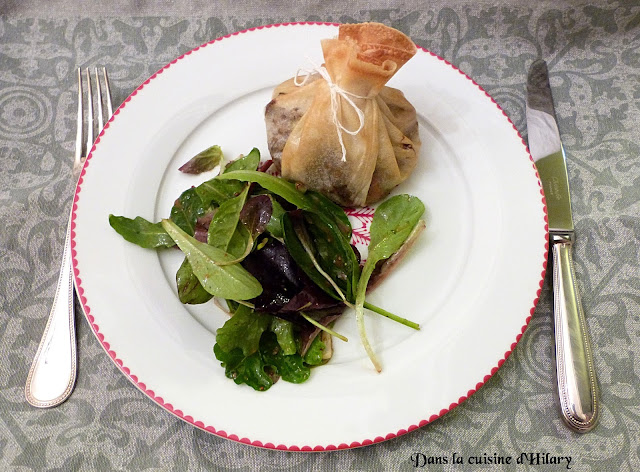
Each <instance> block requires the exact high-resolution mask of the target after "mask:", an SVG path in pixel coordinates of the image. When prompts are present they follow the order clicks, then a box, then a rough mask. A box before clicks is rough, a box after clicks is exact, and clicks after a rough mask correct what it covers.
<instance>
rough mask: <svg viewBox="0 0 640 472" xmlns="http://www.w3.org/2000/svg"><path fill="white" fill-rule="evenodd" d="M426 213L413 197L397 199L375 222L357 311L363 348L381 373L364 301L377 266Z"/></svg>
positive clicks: (386, 203) (378, 211) (390, 201)
mask: <svg viewBox="0 0 640 472" xmlns="http://www.w3.org/2000/svg"><path fill="white" fill-rule="evenodd" d="M423 213H424V205H423V203H422V202H421V201H420V199H419V198H417V197H413V196H411V195H396V196H394V197H391V198H390V199H388V200H386V201H384V202H383V203H382V204H380V206H379V207H378V208H377V209H376V212H375V213H374V215H373V220H372V221H371V229H370V232H371V242H370V243H369V256H368V257H367V262H365V264H364V267H363V268H362V274H361V275H360V280H359V281H358V287H357V291H356V303H355V308H356V310H355V311H356V323H357V325H358V332H359V334H360V338H361V340H362V344H363V346H364V348H365V350H366V351H367V354H368V355H369V359H371V362H372V363H373V364H374V366H375V367H376V370H377V371H378V372H379V371H380V370H381V369H382V368H381V367H380V364H379V363H378V361H377V359H376V356H375V353H374V352H373V349H372V348H371V345H370V344H369V340H368V338H367V334H366V331H365V326H364V301H365V294H366V291H367V284H368V283H369V278H370V277H371V274H372V272H373V270H374V269H375V267H376V264H377V263H378V262H379V261H381V260H384V259H387V258H389V257H391V256H392V255H393V254H394V253H395V252H396V251H398V250H399V249H400V248H401V247H402V244H404V242H405V241H406V239H407V238H408V237H409V235H410V234H411V233H412V231H413V229H414V228H415V227H416V225H417V224H418V222H419V221H420V218H421V217H422V214H423Z"/></svg>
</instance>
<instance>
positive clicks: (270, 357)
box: [109, 146, 424, 390]
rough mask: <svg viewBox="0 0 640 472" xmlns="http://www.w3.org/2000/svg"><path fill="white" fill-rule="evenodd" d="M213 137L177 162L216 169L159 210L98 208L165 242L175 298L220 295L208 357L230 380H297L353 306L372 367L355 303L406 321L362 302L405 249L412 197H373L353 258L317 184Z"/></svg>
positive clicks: (346, 230) (338, 218)
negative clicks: (219, 322)
mask: <svg viewBox="0 0 640 472" xmlns="http://www.w3.org/2000/svg"><path fill="white" fill-rule="evenodd" d="M223 159H224V157H223V155H222V152H221V150H220V148H219V147H218V146H212V147H211V148H209V149H207V150H205V151H203V152H201V153H199V154H198V155H196V156H195V157H194V158H193V159H191V160H190V161H189V162H187V163H186V164H185V165H183V166H182V167H181V168H180V170H181V171H183V172H187V173H195V174H198V173H200V172H202V171H206V170H211V169H213V168H215V166H217V165H220V168H221V169H223V171H222V172H221V173H220V174H219V175H217V176H216V177H214V178H212V179H210V180H207V181H206V182H203V183H201V184H200V185H198V186H195V187H191V188H189V189H187V190H185V191H184V192H182V194H181V195H180V196H179V197H178V198H177V199H176V201H175V203H174V205H173V207H172V209H171V212H170V215H169V218H167V219H163V220H162V221H160V222H156V223H152V222H150V221H147V220H145V219H144V218H141V217H139V216H138V217H136V218H134V219H131V218H127V217H124V216H114V215H110V216H109V224H110V225H111V226H112V227H113V229H114V230H115V231H117V232H118V233H119V234H120V235H121V236H122V237H123V238H124V239H126V240H127V241H129V242H132V243H134V244H137V245H139V246H141V247H143V248H153V249H166V248H171V247H174V246H177V247H178V248H179V249H180V250H181V251H182V252H183V253H184V261H183V262H182V264H181V266H180V268H179V269H178V271H177V273H176V286H177V292H178V297H179V298H180V301H181V302H182V303H186V304H200V303H206V302H208V301H210V300H211V299H212V298H214V297H215V298H216V300H215V301H216V302H217V303H219V301H220V300H221V299H224V301H225V302H226V306H227V307H228V311H229V312H230V314H232V316H231V317H230V318H229V319H228V320H227V321H226V322H225V324H224V325H223V326H222V327H220V328H219V329H218V330H217V333H216V344H215V345H214V347H213V352H214V355H215V357H216V358H217V359H218V360H219V361H220V362H221V365H222V367H224V368H225V375H226V376H227V377H228V378H230V379H233V381H234V382H235V383H237V384H242V383H245V384H247V385H249V386H251V387H253V388H254V389H256V390H267V389H268V388H269V387H271V385H273V383H274V382H276V381H277V380H278V379H279V378H282V379H284V380H285V381H288V382H293V383H300V382H304V381H305V380H307V379H308V378H309V375H310V369H311V368H312V367H314V366H318V365H321V364H324V363H326V362H327V361H328V360H329V359H330V358H331V354H332V352H333V345H332V338H333V337H334V336H335V337H338V338H339V339H341V340H343V341H347V339H346V338H345V337H344V336H342V335H340V334H339V333H336V332H335V331H334V330H333V329H332V326H333V323H334V322H335V320H336V319H337V318H338V317H339V316H340V315H341V314H342V313H343V311H344V310H345V308H346V307H352V308H354V309H355V313H356V320H357V323H358V331H359V335H360V337H361V340H362V343H363V345H364V347H365V350H366V352H367V354H368V355H369V357H370V359H371V361H372V362H373V364H374V366H375V368H376V369H377V370H378V371H380V370H381V367H380V364H379V362H378V360H377V359H376V356H375V353H374V352H373V349H372V348H371V346H370V343H369V341H368V339H367V335H366V331H365V327H364V309H365V308H366V309H368V310H371V311H373V312H376V313H378V314H381V315H383V316H386V317H388V318H391V319H393V320H395V321H397V322H400V323H402V324H404V325H406V326H408V327H411V328H414V329H419V326H418V325H417V324H416V323H413V322H411V321H409V320H406V319H404V318H401V317H399V316H397V315H394V314H393V313H389V312H388V311H386V310H384V309H382V308H379V307H376V306H374V305H371V304H370V303H368V302H366V300H365V296H366V292H367V289H368V287H370V286H372V285H373V281H374V280H376V279H379V278H380V277H381V275H382V274H384V273H385V271H386V270H385V269H388V267H387V268H385V265H387V266H392V265H394V263H395V262H394V260H395V259H397V258H398V257H401V255H402V254H403V253H405V252H406V249H407V247H408V246H409V245H410V244H411V243H412V241H414V240H415V238H416V236H417V234H418V233H419V232H420V231H421V230H422V229H423V228H424V221H422V220H421V217H422V214H423V212H424V205H423V204H422V202H421V201H420V200H419V199H418V198H416V197H413V196H410V195H397V196H394V197H391V198H389V199H388V200H386V201H385V202H383V203H382V204H381V205H380V206H379V207H378V209H377V210H376V212H375V214H374V217H373V221H372V223H371V243H370V246H369V255H368V258H367V260H366V262H365V263H364V265H362V266H361V263H360V255H359V253H358V251H357V249H356V248H355V247H354V246H352V245H351V243H350V241H351V231H352V228H351V224H350V222H349V219H348V218H347V215H346V213H345V212H344V210H343V209H342V208H340V207H339V206H338V205H336V204H335V203H333V202H332V201H331V200H329V199H328V198H326V197H325V196H324V195H322V194H320V193H318V192H314V191H311V190H307V189H304V188H301V187H299V186H298V185H296V184H293V183H291V182H288V181H286V180H284V179H281V178H278V177H275V176H273V175H271V174H268V173H266V172H265V170H266V169H267V168H268V166H269V165H270V164H271V161H268V162H267V163H264V164H262V165H261V162H260V153H259V151H258V150H257V149H253V150H252V151H251V152H250V153H249V154H247V155H246V156H241V157H240V158H239V159H237V160H235V161H232V162H230V163H229V164H227V165H226V166H222V165H221V162H223Z"/></svg>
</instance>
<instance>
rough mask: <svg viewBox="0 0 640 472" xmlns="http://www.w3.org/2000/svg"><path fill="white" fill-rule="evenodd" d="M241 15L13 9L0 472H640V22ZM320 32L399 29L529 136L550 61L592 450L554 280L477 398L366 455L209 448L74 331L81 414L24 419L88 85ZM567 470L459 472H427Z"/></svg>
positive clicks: (226, 444) (7, 84)
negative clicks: (573, 419) (233, 36)
mask: <svg viewBox="0 0 640 472" xmlns="http://www.w3.org/2000/svg"><path fill="white" fill-rule="evenodd" d="M63 3H64V2H63ZM243 3H244V2H236V5H235V6H233V5H231V3H229V5H226V6H227V7H228V9H225V8H220V9H219V10H215V11H213V10H214V9H213V8H212V7H211V6H210V5H209V6H202V5H201V7H202V10H195V8H197V7H198V5H199V4H197V3H194V4H192V8H193V9H194V11H189V10H187V9H186V8H187V7H184V9H183V10H181V11H180V12H179V13H180V14H178V15H175V14H174V15H170V16H166V14H167V13H165V12H164V11H163V10H162V9H161V8H159V7H158V8H157V9H156V10H155V11H153V12H150V11H148V10H149V9H147V10H142V11H136V10H135V7H133V6H131V5H128V6H126V8H125V7H124V6H123V9H122V10H121V11H112V12H104V11H103V12H102V13H101V14H99V15H98V14H96V15H91V13H90V12H89V11H87V9H86V8H85V9H81V10H78V12H79V13H78V14H80V15H83V16H82V17H78V16H76V15H74V14H73V13H66V16H64V15H62V16H61V14H60V13H59V12H58V13H56V12H53V11H52V10H50V11H49V14H48V15H43V14H34V13H33V12H34V11H35V7H34V6H33V5H32V4H31V3H27V4H25V5H22V6H20V5H18V4H17V3H12V2H4V3H3V2H0V14H1V15H2V16H0V469H1V470H16V471H22V470H51V471H54V470H61V471H68V470H105V471H108V470H147V469H148V470H176V471H183V470H220V471H231V470H243V471H244V470H264V471H269V470H273V471H275V470H278V471H282V470H287V471H307V470H313V471H334V470H349V471H365V470H366V471H369V470H372V471H387V470H389V471H390V470H407V471H408V470H414V469H416V468H418V467H416V465H418V466H419V464H417V463H414V462H412V458H413V459H415V458H416V457H417V456H416V454H424V456H425V457H432V458H437V457H447V458H448V459H449V462H451V456H452V454H453V453H456V454H457V455H458V456H462V457H464V458H465V460H467V459H468V458H471V457H478V458H479V459H482V457H484V456H493V455H494V453H495V454H497V455H500V456H512V457H514V458H515V457H518V456H519V455H520V454H522V453H541V454H543V455H544V454H546V453H549V454H550V455H553V456H569V457H571V458H572V462H571V470H576V471H628V472H632V471H636V470H640V436H639V435H638V430H639V429H640V407H639V406H638V405H639V404H640V315H639V311H640V310H639V307H640V271H639V267H640V255H639V247H640V216H639V210H640V157H639V156H640V5H639V4H638V3H637V2H636V1H608V2H592V4H588V3H586V2H542V3H536V2H520V1H518V2H512V3H509V2H504V1H502V2H496V3H495V4H492V3H491V2H479V3H473V2H456V1H453V2H441V1H438V2H433V3H431V4H424V5H423V4H422V2H418V1H417V0H414V1H404V2H398V3H396V4H394V3H393V2H368V3H365V2H352V3H349V2H345V3H342V2H329V3H328V4H320V2H317V3H313V2H304V1H303V2H298V3H295V6H293V3H292V5H286V2H284V1H279V2H275V3H274V4H273V6H272V8H268V7H267V6H256V5H253V6H251V7H248V8H246V9H243V8H241V7H240V6H239V5H242V4H243ZM375 3H377V5H375ZM64 4H65V5H67V7H65V8H69V7H68V4H67V3H64ZM105 4H106V3H105ZM49 8H51V6H50V7H49ZM103 8H104V7H103ZM140 8H142V9H144V8H145V7H144V6H140ZM172 8H174V9H177V8H178V7H176V6H174V7H172ZM25 11H26V12H27V13H31V14H33V16H31V17H29V16H25ZM67 11H68V10H64V11H63V13H65V12H67ZM201 11H206V12H207V13H206V14H203V13H201ZM152 13H153V14H152ZM169 13H171V12H169ZM114 14H115V15H119V16H114ZM307 20H312V21H317V20H322V21H335V22H362V21H379V22H383V23H385V24H388V25H390V26H392V27H394V28H397V29H399V30H401V31H403V32H404V33H406V34H408V35H410V36H411V37H412V39H413V40H414V41H416V43H417V44H418V45H419V46H421V47H424V48H427V49H429V50H431V51H432V52H434V53H435V54H438V55H439V56H441V57H443V58H445V59H446V60H448V61H449V62H451V63H452V64H454V65H455V66H457V67H459V68H460V69H461V70H462V71H463V72H465V73H466V74H468V75H469V76H470V77H472V78H473V79H474V80H475V81H476V82H477V83H478V84H479V85H480V86H482V87H483V88H484V89H485V90H486V91H487V92H488V93H489V94H490V95H491V96H492V97H493V98H494V99H495V100H496V101H497V102H498V104H499V105H500V106H501V107H502V108H503V109H504V110H505V112H506V113H507V115H508V116H509V117H510V119H511V120H512V121H513V122H514V124H515V126H516V127H517V128H518V129H519V130H520V132H521V134H522V135H523V136H524V137H525V138H526V123H525V113H524V101H525V100H524V99H525V95H524V93H525V86H524V84H525V80H526V71H527V68H528V66H529V64H530V63H531V62H532V61H533V60H534V59H536V58H538V57H543V58H545V59H546V60H547V62H548V64H549V68H550V70H551V72H552V77H553V78H552V87H553V93H554V99H555V102H556V111H557V115H558V121H559V127H560V130H561V133H562V137H563V141H564V144H565V147H566V151H567V159H568V165H569V173H570V181H571V182H570V184H571V188H572V203H573V209H574V219H575V224H576V232H577V234H578V240H577V243H576V248H575V264H576V270H577V272H578V278H579V281H580V287H581V289H582V294H583V305H584V308H585V311H586V313H587V318H588V324H589V328H590V332H591V337H592V341H593V345H594V355H595V363H596V368H597V371H598V375H599V381H600V387H601V392H602V405H603V411H602V417H601V421H600V424H599V426H598V427H597V428H596V429H595V430H594V431H593V432H591V433H589V434H586V435H578V434H575V433H571V432H570V431H569V430H568V429H567V428H566V427H565V426H564V424H563V423H562V421H561V419H560V416H559V413H558V406H557V399H556V387H555V365H554V360H553V326H552V318H551V293H550V288H549V275H550V274H548V277H547V281H546V283H545V285H544V288H543V290H542V293H541V299H540V302H539V304H538V307H537V310H536V313H535V314H534V316H533V318H532V320H531V322H530V324H529V327H528V329H527V331H526V332H525V333H524V335H523V337H522V339H521V341H520V343H519V344H518V346H517V347H516V348H515V350H514V352H513V354H512V355H511V356H510V357H509V358H508V359H507V360H506V362H505V363H504V365H503V366H502V368H500V369H499V371H498V372H497V373H496V374H495V375H494V376H493V377H492V378H491V379H490V380H489V381H488V382H487V383H486V384H485V385H484V386H483V387H482V388H481V389H480V390H479V391H478V392H477V393H476V394H474V395H473V396H472V397H471V398H469V399H468V400H467V401H466V402H464V403H463V404H462V405H461V406H459V407H457V408H455V409H454V410H452V411H451V412H449V413H448V414H446V415H445V416H444V417H442V418H440V419H438V420H436V421H434V422H433V423H431V424H429V425H427V426H425V427H423V428H420V429H418V430H416V431H414V432H411V433H409V434H406V435H403V436H401V437H399V438H396V439H393V440H390V441H386V442H383V443H380V444H377V445H373V446H368V447H364V448H360V449H353V450H346V451H338V452H328V453H295V452H283V451H273V450H263V449H257V448H254V447H250V446H246V445H242V444H238V443H235V442H232V441H228V440H225V439H222V438H219V437H216V436H213V435H210V434H208V433H206V432H203V431H201V430H198V429H196V428H194V427H192V426H191V425H189V424H186V423H184V422H182V421H180V420H179V419H177V418H175V417H173V416H172V415H170V414H169V413H167V412H166V411H164V410H162V409H161V408H159V407H158V406H157V405H155V404H154V403H153V402H152V401H150V400H149V399H148V398H147V397H146V396H145V395H144V394H142V393H141V392H139V391H138V390H137V389H136V388H135V387H134V386H133V385H131V384H130V383H129V382H128V381H127V380H126V379H125V377H124V376H123V375H122V374H121V373H120V372H119V371H118V369H117V368H116V367H115V366H114V365H113V363H112V362H111V360H110V358H109V357H108V356H107V355H106V354H105V352H104V350H103V349H102V347H101V346H100V344H99V343H98V341H97V340H96V339H95V337H94V335H93V333H92V332H91V330H90V328H89V326H88V324H87V323H86V321H85V320H84V319H83V318H82V316H81V315H78V317H77V325H78V339H79V373H78V381H77V385H76V389H75V391H74V393H73V395H72V397H71V398H70V399H69V400H68V401H67V402H65V403H64V404H63V405H61V406H59V407H57V408H54V409H50V410H37V409H34V408H32V407H31V406H29V405H28V404H27V403H26V402H25V400H24V383H25V380H26V376H27V371H28V369H29V366H30V364H31V360H32V358H33V355H34V354H35V351H36V349H37V345H38V343H39V340H40V336H41V334H42V331H43V329H44V324H45V322H46V316H47V315H48V312H49V308H50V305H51V303H52V299H53V294H54V291H55V285H56V282H57V275H58V268H59V261H60V258H61V253H62V246H63V242H64V237H65V229H66V228H65V224H66V218H67V216H68V212H69V208H70V205H71V196H72V191H73V182H72V181H71V178H70V176H71V167H72V155H73V150H74V140H75V111H76V108H75V107H76V103H75V77H76V76H75V68H76V67H77V66H89V65H91V66H92V65H103V64H104V65H107V66H108V68H109V72H110V78H111V83H112V87H113V93H114V101H115V102H116V103H117V104H119V103H121V102H122V101H123V100H124V99H125V98H126V97H127V95H128V94H129V93H131V92H132V91H133V90H134V89H135V88H136V87H137V86H138V85H139V84H140V83H142V82H143V81H144V80H146V79H147V78H148V77H149V76H151V75H152V74H153V73H154V72H156V71H157V70H158V69H160V68H161V67H162V66H163V65H164V64H166V63H167V62H169V61H171V60H173V59H174V58H176V57H178V56H180V55H181V54H183V53H184V52H186V51H188V50H190V49H192V48H194V47H196V46H198V45H200V44H202V43H205V42H207V41H210V40H212V39H214V38H216V37H219V36H222V35H225V34H227V33H231V32H234V31H239V30H244V29H247V28H251V27H254V26H259V25H264V24H269V23H279V22H285V21H307ZM511 236H512V237H517V235H511ZM496 303H500V301H499V300H496ZM78 312H79V313H80V310H79V309H78ZM470 354H471V353H470ZM417 374H418V375H419V367H417ZM452 375H455V373H452ZM434 388H437V385H435V386H434ZM329 409H330V406H329ZM329 413H330V412H329ZM336 427H339V418H336ZM563 468H566V467H565V466H564V465H555V466H554V465H551V464H547V465H544V464H542V465H526V464H525V465H519V466H517V467H516V468H514V467H512V466H507V465H483V466H477V467H473V466H470V465H468V464H467V465H465V466H459V465H458V466H456V465H453V464H451V463H449V464H441V465H434V466H429V467H428V470H443V471H453V470H476V469H477V470H491V471H501V470H504V471H506V470H561V469H563ZM425 469H427V467H425Z"/></svg>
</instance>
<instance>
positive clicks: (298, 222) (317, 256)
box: [282, 212, 360, 302]
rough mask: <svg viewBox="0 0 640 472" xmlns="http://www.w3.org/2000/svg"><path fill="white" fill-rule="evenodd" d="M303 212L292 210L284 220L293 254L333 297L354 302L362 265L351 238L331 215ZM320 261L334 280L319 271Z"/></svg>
mask: <svg viewBox="0 0 640 472" xmlns="http://www.w3.org/2000/svg"><path fill="white" fill-rule="evenodd" d="M302 215H303V217H300V213H299V212H289V213H287V214H286V215H285V216H284V218H283V220H282V228H283V231H284V241H285V244H286V245H287V248H288V249H289V252H290V253H291V257H293V259H294V260H295V261H296V263H297V264H298V266H299V267H300V268H301V269H302V270H303V271H304V272H305V274H307V276H308V277H309V278H310V279H311V280H313V281H314V282H315V283H316V285H318V287H320V288H321V289H322V290H324V291H325V292H326V293H327V294H329V295H330V296H331V297H334V298H335V299H337V300H342V296H344V297H345V298H346V300H347V301H349V302H353V301H354V299H355V287H356V285H357V283H358V276H359V273H360V265H359V263H358V260H357V257H356V255H355V253H354V251H353V248H352V247H351V245H350V244H349V241H348V240H347V239H346V238H345V236H344V234H343V233H342V232H341V231H340V229H339V227H338V225H337V223H336V222H335V221H334V220H332V219H331V218H325V217H324V216H323V215H320V214H318V213H313V212H303V213H302ZM314 262H315V263H314ZM316 264H317V266H319V267H320V269H321V270H322V272H324V273H325V274H326V275H327V276H329V277H330V278H331V280H332V281H333V283H331V281H329V280H328V279H327V277H325V275H324V274H322V272H321V271H320V270H318V267H317V266H316ZM334 284H335V286H334ZM336 286H337V287H338V289H336ZM338 290H339V292H338ZM340 294H342V296H341V295H340Z"/></svg>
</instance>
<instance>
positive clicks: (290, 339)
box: [269, 316, 298, 356]
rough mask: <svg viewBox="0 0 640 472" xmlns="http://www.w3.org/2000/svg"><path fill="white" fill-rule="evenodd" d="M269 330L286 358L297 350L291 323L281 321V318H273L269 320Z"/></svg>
mask: <svg viewBox="0 0 640 472" xmlns="http://www.w3.org/2000/svg"><path fill="white" fill-rule="evenodd" d="M269 329H270V330H271V331H272V332H273V333H275V335H276V339H277V340H278V344H279V345H280V347H281V348H282V352H283V353H284V354H285V355H286V356H290V355H291V354H295V353H296V351H297V350H298V348H297V345H296V337H295V333H294V330H293V323H292V322H291V321H287V320H283V319H282V318H278V317H277V316H274V317H273V318H272V319H271V326H270V327H269Z"/></svg>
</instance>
